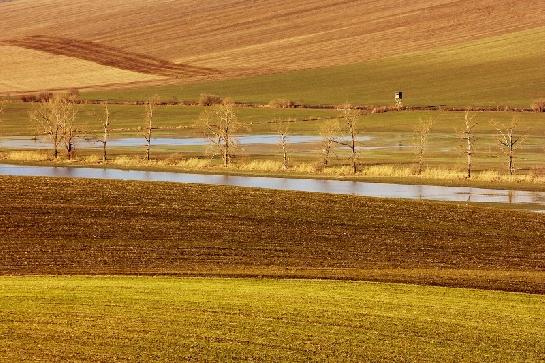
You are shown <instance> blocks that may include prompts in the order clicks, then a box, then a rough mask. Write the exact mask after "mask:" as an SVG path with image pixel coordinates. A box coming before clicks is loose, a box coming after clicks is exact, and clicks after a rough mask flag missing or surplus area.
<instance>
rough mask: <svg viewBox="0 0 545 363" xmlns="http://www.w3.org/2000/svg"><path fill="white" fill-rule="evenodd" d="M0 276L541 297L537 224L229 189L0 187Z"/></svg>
mask: <svg viewBox="0 0 545 363" xmlns="http://www.w3.org/2000/svg"><path fill="white" fill-rule="evenodd" d="M0 200H1V201H2V202H1V207H0V208H1V209H0V241H1V250H0V274H4V275H9V274H15V275H21V274H176V275H214V276H269V277H300V278H316V277H318V278H339V279H341V278H342V279H362V280H375V281H396V282H410V283H422V284H436V285H446V286H464V287H477V288H493V289H503V290H510V291H526V292H537V293H544V292H545V216H543V215H539V214H534V213H528V212H518V211H510V210H501V209H493V208H485V207H473V206H467V205H452V204H444V203H431V202H408V201H393V200H380V199H368V198H360V197H351V196H335V195H324V194H311V193H298V192H280V191H267V190H255V189H242V188H233V187H215V186H214V187H213V186H198V185H178V184H167V183H139V182H122V181H91V180H71V179H60V178H21V177H0Z"/></svg>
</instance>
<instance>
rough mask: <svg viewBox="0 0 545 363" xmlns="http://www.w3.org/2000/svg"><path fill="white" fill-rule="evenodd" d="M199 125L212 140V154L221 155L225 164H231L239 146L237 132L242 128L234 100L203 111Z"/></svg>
mask: <svg viewBox="0 0 545 363" xmlns="http://www.w3.org/2000/svg"><path fill="white" fill-rule="evenodd" d="M199 126H200V128H201V129H202V130H203V132H204V133H205V135H206V136H207V137H208V139H209V141H210V144H211V150H212V154H213V155H221V157H222V160H223V166H225V167H227V166H229V164H230V163H231V161H232V159H233V156H234V155H235V152H236V150H237V149H238V147H239V143H238V140H237V138H236V137H235V133H236V132H237V131H239V130H240V129H241V128H242V124H241V122H240V121H239V119H238V117H237V114H236V112H235V108H234V104H233V102H231V101H229V100H227V101H226V102H225V101H224V102H223V103H222V104H221V105H215V106H212V107H211V108H210V109H207V110H205V111H203V112H202V113H201V115H200V117H199Z"/></svg>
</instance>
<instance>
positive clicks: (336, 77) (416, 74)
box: [84, 28, 545, 107]
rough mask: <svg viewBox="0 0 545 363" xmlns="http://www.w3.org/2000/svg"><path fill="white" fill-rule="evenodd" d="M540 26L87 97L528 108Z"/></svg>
mask: <svg viewBox="0 0 545 363" xmlns="http://www.w3.org/2000/svg"><path fill="white" fill-rule="evenodd" d="M544 57H545V28H536V29H531V30H526V31H522V32H516V33H510V34H505V35H500V36H495V37H490V38H485V39H480V40H475V41H472V42H468V43H464V44H456V45H451V46H448V47H443V48H435V49H431V50H425V51H419V52H412V53H406V54H403V55H400V56H395V57H390V58H386V59H381V60H375V61H368V62H363V63H358V64H352V65H344V66H335V67H327V68H318V69H310V70H303V71H294V72H288V73H282V74H274V75H266V76H256V77H249V78H242V79H235V80H225V81H210V82H204V83H196V84H185V85H166V86H157V87H146V88H135V89H123V90H112V91H98V92H96V91H95V92H86V93H84V97H86V98H90V99H95V98H100V99H118V100H142V99H145V98H147V97H150V96H152V95H155V94H157V95H159V96H161V97H162V98H163V99H165V100H170V99H197V98H198V97H199V95H200V94H201V93H213V94H218V95H222V96H229V97H233V98H234V99H235V100H237V101H248V102H261V103H267V102H269V101H271V100H273V99H276V98H288V99H291V100H294V101H299V102H304V103H326V104H339V103H342V102H346V101H348V102H352V103H357V104H375V105H390V104H392V103H393V96H394V92H395V91H398V90H403V91H404V92H405V104H407V105H455V106H469V105H487V106H494V105H511V106H517V107H529V105H530V104H531V103H532V101H533V100H535V99H537V98H542V97H545V74H544V73H543V59H544Z"/></svg>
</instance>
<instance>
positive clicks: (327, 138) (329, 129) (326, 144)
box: [320, 120, 339, 167]
mask: <svg viewBox="0 0 545 363" xmlns="http://www.w3.org/2000/svg"><path fill="white" fill-rule="evenodd" d="M338 135H339V122H338V120H331V121H326V122H325V123H324V124H323V125H322V126H321V127H320V136H321V137H322V160H321V164H322V166H323V167H327V166H328V165H329V160H330V158H331V154H332V153H333V152H334V151H335V146H336V145H337V142H336V141H337V137H338Z"/></svg>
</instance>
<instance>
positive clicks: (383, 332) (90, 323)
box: [0, 277, 545, 362]
mask: <svg viewBox="0 0 545 363" xmlns="http://www.w3.org/2000/svg"><path fill="white" fill-rule="evenodd" d="M543 319H545V298H544V297H543V296H541V295H526V294H516V293H505V292H497V291H479V290H470V289H449V288H441V287H424V286H413V285H403V284H378V283H363V282H333V281H331V282H328V281H320V280H315V281H308V280H307V281H305V280H267V279H264V280H261V279H203V278H194V279H177V278H166V277H1V278H0V321H1V322H2V324H0V359H1V360H5V361H22V360H46V361H66V360H71V361H73V360H77V361H116V360H138V361H180V360H197V361H241V360H245V361H263V360H265V361H308V360H309V359H310V360H318V361H354V362H356V361H359V362H361V361H369V360H372V361H394V360H395V361H404V360H411V361H430V360H433V361H466V362H471V361H473V362H479V361H488V362H494V361H498V362H499V361H504V362H506V361H510V362H523V361H526V362H528V361H539V360H541V359H543V358H544V357H545V346H544V345H543V340H545V326H544V325H543V324H542V322H543Z"/></svg>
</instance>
